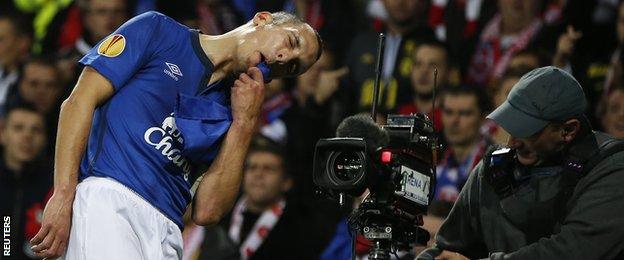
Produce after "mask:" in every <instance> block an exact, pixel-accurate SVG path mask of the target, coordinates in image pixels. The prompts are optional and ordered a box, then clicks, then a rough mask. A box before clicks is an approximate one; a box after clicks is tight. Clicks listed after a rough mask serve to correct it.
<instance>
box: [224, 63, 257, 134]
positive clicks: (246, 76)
mask: <svg viewBox="0 0 624 260" xmlns="http://www.w3.org/2000/svg"><path fill="white" fill-rule="evenodd" d="M231 100H232V117H233V121H234V122H236V123H239V124H242V125H245V126H249V127H252V128H253V127H254V125H255V124H256V122H257V120H258V118H259V115H260V110H261V108H262V102H263V101H264V78H263V77H262V72H260V69H258V68H256V67H251V68H249V69H248V70H247V73H241V74H240V76H239V77H238V79H237V80H236V81H234V86H233V87H232V97H231Z"/></svg>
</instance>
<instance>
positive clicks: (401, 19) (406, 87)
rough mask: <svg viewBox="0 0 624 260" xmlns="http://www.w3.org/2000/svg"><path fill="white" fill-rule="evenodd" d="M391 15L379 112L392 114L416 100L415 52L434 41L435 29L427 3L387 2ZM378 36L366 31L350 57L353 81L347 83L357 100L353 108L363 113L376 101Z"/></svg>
mask: <svg viewBox="0 0 624 260" xmlns="http://www.w3.org/2000/svg"><path fill="white" fill-rule="evenodd" d="M383 4H384V6H385V9H386V11H387V12H388V19H387V24H386V28H385V34H386V44H385V50H384V57H383V64H384V67H383V71H382V74H381V79H382V82H381V88H380V99H379V105H380V106H379V108H380V109H379V110H382V111H384V110H385V111H390V110H393V109H396V108H397V106H398V105H399V104H403V103H406V102H408V101H411V100H412V98H411V97H412V93H411V92H412V90H411V88H410V80H409V76H410V68H411V66H412V57H411V55H412V53H413V50H414V48H415V47H416V46H417V45H418V44H419V43H420V42H421V41H427V40H431V39H433V38H434V36H433V32H432V31H431V29H429V28H427V27H425V25H424V24H423V23H424V21H419V20H417V19H418V18H424V16H425V12H426V9H425V7H426V1H423V0H384V1H383ZM376 43H377V33H373V32H364V33H361V34H359V35H358V36H356V37H355V39H354V40H353V44H352V46H351V49H350V50H349V51H350V52H349V54H348V55H347V62H346V64H347V67H349V78H348V81H347V82H346V84H347V87H348V88H349V89H350V91H351V92H352V94H350V96H351V97H352V98H353V99H352V100H350V103H352V107H353V108H354V109H356V111H352V112H361V111H364V110H367V109H368V108H370V106H371V104H372V101H373V85H374V77H375V57H376V53H377V45H376Z"/></svg>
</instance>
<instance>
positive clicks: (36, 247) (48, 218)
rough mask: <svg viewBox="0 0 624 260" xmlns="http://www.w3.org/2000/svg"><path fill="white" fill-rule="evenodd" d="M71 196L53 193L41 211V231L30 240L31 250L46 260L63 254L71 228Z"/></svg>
mask: <svg viewBox="0 0 624 260" xmlns="http://www.w3.org/2000/svg"><path fill="white" fill-rule="evenodd" d="M72 204H73V196H65V195H60V194H57V193H55V194H54V195H52V197H51V198H50V200H49V201H48V204H46V207H45V209H44V210H43V220H42V221H41V229H39V232H37V234H36V235H35V236H34V237H33V238H32V239H31V240H30V244H31V245H33V246H32V250H33V251H34V252H35V254H36V255H37V256H38V257H43V258H46V259H49V258H57V257H60V256H61V255H62V254H63V253H65V249H66V248H67V241H68V239H69V230H70V227H71V218H72Z"/></svg>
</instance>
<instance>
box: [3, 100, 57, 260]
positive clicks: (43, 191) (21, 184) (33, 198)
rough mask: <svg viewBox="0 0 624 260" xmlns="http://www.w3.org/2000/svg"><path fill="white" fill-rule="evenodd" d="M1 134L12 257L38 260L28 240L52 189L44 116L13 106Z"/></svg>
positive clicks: (5, 201) (37, 223) (23, 107)
mask: <svg viewBox="0 0 624 260" xmlns="http://www.w3.org/2000/svg"><path fill="white" fill-rule="evenodd" d="M0 131H1V134H0V136H1V138H0V154H1V155H2V156H1V157H0V211H1V212H0V213H1V214H2V216H10V217H11V249H12V250H11V253H12V255H11V256H14V257H16V259H31V258H32V259H35V258H37V257H36V256H35V255H34V253H33V252H32V251H31V250H30V247H31V245H30V244H29V243H28V241H29V240H30V239H31V238H33V237H34V236H35V234H36V233H37V230H39V227H40V226H41V222H40V221H41V219H40V216H41V214H42V212H43V207H44V205H45V203H46V200H47V199H48V198H49V195H50V191H51V187H52V167H51V163H50V160H49V159H47V157H45V156H44V153H43V151H44V150H45V147H46V135H45V132H46V130H45V123H44V117H43V115H41V114H40V113H39V112H38V111H37V110H36V109H35V108H34V107H32V106H27V105H23V106H17V107H13V108H11V109H10V110H9V111H7V114H6V118H5V121H4V124H3V125H2V127H1V129H0Z"/></svg>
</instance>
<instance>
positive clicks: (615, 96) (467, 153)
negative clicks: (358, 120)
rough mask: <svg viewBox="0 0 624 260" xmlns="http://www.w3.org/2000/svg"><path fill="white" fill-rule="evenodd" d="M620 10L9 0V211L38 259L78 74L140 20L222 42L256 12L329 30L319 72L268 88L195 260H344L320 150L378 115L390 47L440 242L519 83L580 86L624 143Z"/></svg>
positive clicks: (24, 247)
mask: <svg viewBox="0 0 624 260" xmlns="http://www.w3.org/2000/svg"><path fill="white" fill-rule="evenodd" d="M622 2H623V1H619V0H594V1H568V0H522V1H520V0H342V1H335V0H334V1H332V0H230V1H227V0H184V1H182V0H176V1H165V0H161V1H159V0H49V1H37V0H6V1H1V2H0V118H1V121H0V154H1V156H0V210H1V213H2V215H9V216H12V223H13V224H12V225H13V226H12V227H13V229H12V234H14V239H13V240H12V243H13V246H12V248H15V249H16V250H14V252H17V254H18V256H20V257H21V258H24V259H28V258H30V257H33V258H34V255H33V254H32V252H31V251H30V246H29V245H28V243H27V242H26V241H28V240H29V239H30V238H32V237H33V236H34V234H35V233H36V232H37V231H38V229H39V224H40V216H41V214H42V210H43V208H44V206H45V202H46V200H47V199H48V198H49V196H50V195H51V189H52V177H53V158H54V151H55V135H56V125H57V120H58V113H59V107H60V104H61V102H62V101H63V100H64V99H65V98H66V97H67V96H68V94H69V93H70V92H71V91H72V88H73V86H74V84H75V82H76V81H77V79H78V77H79V75H80V72H81V70H82V68H81V67H79V65H78V63H77V61H78V59H80V58H81V57H82V56H83V55H84V54H86V53H87V51H88V50H89V49H91V48H92V47H93V46H96V45H97V43H98V42H99V41H100V40H102V39H103V38H105V37H106V36H107V35H109V34H110V33H112V32H113V31H114V30H115V29H116V28H117V27H119V26H120V25H121V24H123V23H124V22H125V21H126V20H128V19H129V18H131V17H132V16H134V15H137V14H140V13H143V12H145V11H149V10H157V11H159V12H162V13H164V14H166V15H168V16H171V17H172V18H174V19H176V20H177V21H179V22H180V23H183V24H185V25H187V26H189V27H191V28H197V29H199V30H201V31H202V32H203V33H205V34H213V35H215V34H222V33H224V32H227V31H229V30H231V29H233V28H236V27H237V26H239V25H241V24H242V23H245V22H246V21H248V20H250V19H251V18H252V17H253V15H254V14H255V13H256V12H257V11H261V10H266V11H282V10H284V11H287V12H291V13H294V14H296V15H297V16H299V17H300V18H301V19H303V20H305V21H307V22H308V23H309V24H310V25H311V26H312V27H313V28H315V29H316V30H318V32H319V33H320V35H321V37H322V38H323V42H324V52H323V55H322V56H321V58H320V60H319V61H318V62H317V63H316V64H315V65H314V66H313V67H312V68H311V69H310V70H309V71H308V72H306V73H305V74H303V75H301V76H299V77H297V78H288V79H279V80H273V81H272V82H271V83H269V84H268V85H267V88H266V101H265V104H264V106H263V113H262V117H263V118H262V126H260V127H259V129H258V137H257V138H256V140H255V141H254V144H253V147H252V149H250V152H249V154H248V158H247V163H246V166H245V175H244V182H243V185H242V190H241V196H240V199H239V200H238V201H237V203H236V205H235V207H234V209H233V210H232V212H231V214H229V216H228V217H227V218H226V219H224V220H223V221H222V224H220V225H218V226H215V227H210V228H204V227H199V226H195V225H194V224H192V223H191V221H189V223H188V224H187V226H186V227H185V229H184V233H183V236H184V251H185V256H184V258H185V259H239V258H245V259H247V258H252V259H282V258H289V259H293V258H295V257H299V258H301V259H319V258H320V259H345V258H347V257H349V256H350V255H351V235H350V234H349V232H348V228H347V226H346V224H345V216H346V214H348V212H349V210H350V209H344V208H343V209H340V208H338V206H337V205H335V203H332V202H331V201H328V200H324V199H322V198H318V197H317V196H315V195H314V194H315V193H314V184H313V182H312V167H311V166H312V160H313V155H314V145H315V143H316V141H317V140H318V139H319V138H325V137H332V136H333V134H334V131H335V129H336V127H337V126H338V124H339V123H340V121H341V120H342V119H343V118H345V117H347V116H349V115H353V114H358V113H367V112H368V111H370V109H371V104H372V102H373V94H372V93H373V85H374V78H375V73H374V72H375V59H376V49H377V36H378V34H379V33H380V32H383V33H385V35H386V44H385V49H384V51H385V55H384V57H383V64H384V67H383V71H382V72H381V89H380V98H379V103H378V105H379V106H378V107H379V110H378V111H380V113H379V114H380V115H379V118H377V121H378V122H379V123H383V122H384V120H385V115H386V114H389V113H393V114H410V113H423V114H426V115H428V116H429V118H431V119H432V120H433V123H434V127H435V129H436V130H438V131H439V133H440V134H439V135H440V138H441V139H442V140H443V144H444V149H443V151H441V153H440V156H439V158H440V161H439V162H438V164H437V180H438V181H437V184H436V193H435V198H434V202H433V203H432V205H431V207H430V208H429V214H428V215H427V216H426V217H425V228H426V229H427V230H429V231H430V232H431V233H432V234H434V233H435V232H436V230H437V228H438V227H439V225H440V223H441V221H442V220H443V219H444V217H445V216H446V214H448V212H449V210H450V208H451V206H452V203H453V201H454V200H455V199H456V198H457V196H458V194H459V191H460V190H461V188H462V186H463V184H464V182H465V181H466V179H467V177H468V175H469V174H470V172H471V169H472V168H473V167H474V166H475V165H476V164H477V163H478V161H479V160H480V159H481V157H482V156H483V154H484V153H485V151H486V149H487V147H488V146H489V145H492V144H502V145H504V144H505V143H506V140H507V134H506V133H505V132H504V130H502V129H501V128H499V127H497V126H496V125H495V124H493V123H492V122H491V121H488V120H487V119H485V116H486V115H487V114H488V113H489V112H490V111H491V110H492V109H493V108H495V107H496V106H498V105H500V104H502V103H503V102H504V101H505V99H506V96H507V94H508V93H509V92H510V91H511V89H512V88H513V86H514V84H515V83H516V82H518V80H519V79H520V77H522V75H523V74H524V73H526V72H528V71H530V70H532V69H534V68H537V67H542V66H547V65H553V66H557V67H559V68H562V69H564V70H566V71H567V72H569V73H571V74H572V75H574V77H575V78H576V79H577V80H578V81H579V82H580V84H581V85H582V86H583V88H584V90H585V93H586V96H587V98H588V99H589V100H588V101H589V103H590V109H589V110H588V111H586V115H587V116H588V117H589V118H590V120H591V121H592V124H593V127H594V128H595V129H599V130H601V131H605V132H607V133H609V134H611V135H613V136H615V137H619V138H624V67H623V66H624V65H623V64H624V4H623V3H622ZM434 70H437V78H435V79H434ZM434 82H437V86H436V87H435V89H434ZM553 95H556V93H553ZM356 245H357V246H356V254H358V255H360V256H362V255H365V253H366V252H367V250H368V248H369V246H370V244H368V242H367V241H366V240H365V239H363V238H358V239H357V243H356ZM417 250H418V248H415V249H414V252H403V253H402V254H401V255H399V257H406V258H408V257H410V256H413V255H414V254H416V251H417Z"/></svg>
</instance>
